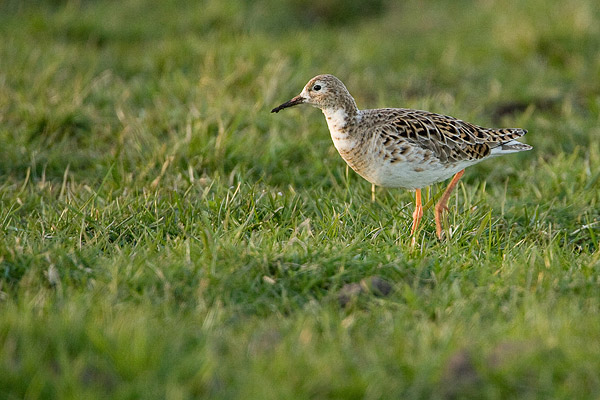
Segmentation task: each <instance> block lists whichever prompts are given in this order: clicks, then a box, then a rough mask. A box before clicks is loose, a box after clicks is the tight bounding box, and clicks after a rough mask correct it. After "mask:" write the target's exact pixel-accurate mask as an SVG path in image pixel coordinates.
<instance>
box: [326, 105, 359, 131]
mask: <svg viewBox="0 0 600 400" xmlns="http://www.w3.org/2000/svg"><path fill="white" fill-rule="evenodd" d="M323 114H324V115H325V119H326V120H327V125H328V126H329V131H330V132H331V135H332V136H333V135H335V134H336V135H341V136H348V135H351V133H352V131H353V129H352V128H353V127H354V126H356V124H357V122H358V118H359V111H358V108H357V107H356V103H355V102H354V99H353V98H352V97H348V99H345V101H343V102H341V103H338V104H336V106H334V107H327V108H323Z"/></svg>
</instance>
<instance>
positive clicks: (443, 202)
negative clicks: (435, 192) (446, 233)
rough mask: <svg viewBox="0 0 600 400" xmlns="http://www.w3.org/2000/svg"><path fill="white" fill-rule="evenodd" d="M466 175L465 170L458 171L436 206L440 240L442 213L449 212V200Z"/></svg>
mask: <svg viewBox="0 0 600 400" xmlns="http://www.w3.org/2000/svg"><path fill="white" fill-rule="evenodd" d="M464 173H465V170H464V169H463V170H462V171H458V172H457V173H456V175H454V177H453V178H452V180H451V181H450V184H449V185H448V187H447V188H446V191H445V192H444V194H443V195H442V198H441V199H440V201H438V203H437V204H436V205H435V231H436V232H437V236H438V238H439V239H441V238H442V212H443V211H445V210H448V206H447V204H448V199H449V198H450V195H451V194H452V191H453V190H454V188H455V187H456V184H457V183H458V181H459V179H460V177H461V176H463V174H464Z"/></svg>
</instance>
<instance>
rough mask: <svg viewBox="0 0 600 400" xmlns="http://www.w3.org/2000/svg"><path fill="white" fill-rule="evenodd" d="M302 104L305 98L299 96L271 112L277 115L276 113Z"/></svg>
mask: <svg viewBox="0 0 600 400" xmlns="http://www.w3.org/2000/svg"><path fill="white" fill-rule="evenodd" d="M302 103H304V98H303V97H302V96H300V95H298V96H296V97H294V98H293V99H291V100H290V101H286V102H285V103H283V104H282V105H280V106H277V107H275V108H274V109H272V110H271V112H272V113H276V112H279V111H281V110H283V109H284V108H288V107H292V106H296V105H298V104H302Z"/></svg>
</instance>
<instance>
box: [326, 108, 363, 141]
mask: <svg viewBox="0 0 600 400" xmlns="http://www.w3.org/2000/svg"><path fill="white" fill-rule="evenodd" d="M323 114H325V118H326V119H327V126H328V127H329V133H330V134H331V139H332V140H333V144H334V145H335V147H336V149H338V151H340V152H344V151H347V150H349V149H351V148H353V147H354V142H355V141H354V139H353V138H352V137H351V136H350V135H349V134H348V132H346V131H345V130H344V127H345V126H346V122H347V121H346V118H347V117H348V113H346V110H344V109H343V108H338V109H332V108H327V109H324V110H323Z"/></svg>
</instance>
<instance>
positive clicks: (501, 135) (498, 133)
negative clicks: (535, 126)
mask: <svg viewBox="0 0 600 400" xmlns="http://www.w3.org/2000/svg"><path fill="white" fill-rule="evenodd" d="M526 133H527V131H526V130H525V129H520V128H508V129H495V130H494V132H493V135H494V136H495V139H496V140H497V146H495V147H493V148H492V149H491V150H492V153H491V155H501V154H509V153H516V152H519V151H526V150H531V149H533V147H531V146H530V145H528V144H525V143H521V142H518V141H517V140H515V139H517V138H519V137H521V136H523V135H525V134H526Z"/></svg>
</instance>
